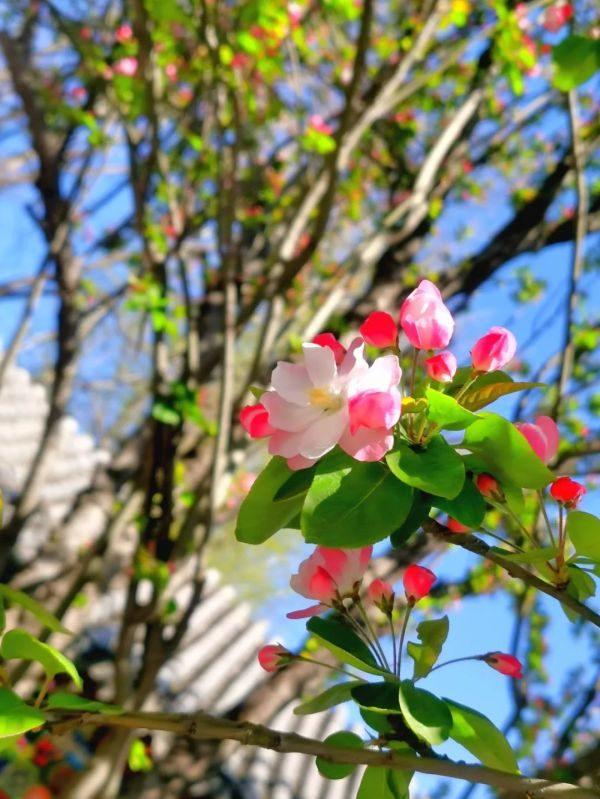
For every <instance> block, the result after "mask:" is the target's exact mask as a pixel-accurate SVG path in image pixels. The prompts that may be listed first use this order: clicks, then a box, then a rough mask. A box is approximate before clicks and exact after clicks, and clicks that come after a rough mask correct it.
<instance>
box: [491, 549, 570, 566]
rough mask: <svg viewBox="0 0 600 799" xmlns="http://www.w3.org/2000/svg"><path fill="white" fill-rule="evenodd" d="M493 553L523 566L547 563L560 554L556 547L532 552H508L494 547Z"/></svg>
mask: <svg viewBox="0 0 600 799" xmlns="http://www.w3.org/2000/svg"><path fill="white" fill-rule="evenodd" d="M492 551H493V552H497V553H498V554H499V555H502V557H503V558H505V559H506V560H510V561H512V562H513V563H522V564H528V563H545V562H546V561H548V560H552V558H555V557H556V555H557V554H558V549H557V548H556V547H542V548H540V549H532V550H531V551H530V552H508V551H507V550H506V549H500V548H499V547H492Z"/></svg>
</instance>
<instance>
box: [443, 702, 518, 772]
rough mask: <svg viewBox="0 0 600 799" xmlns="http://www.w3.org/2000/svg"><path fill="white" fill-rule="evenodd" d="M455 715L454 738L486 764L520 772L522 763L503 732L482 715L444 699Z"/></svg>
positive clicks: (452, 733)
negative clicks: (519, 762) (520, 763)
mask: <svg viewBox="0 0 600 799" xmlns="http://www.w3.org/2000/svg"><path fill="white" fill-rule="evenodd" d="M444 702H445V703H446V705H447V707H448V708H449V710H450V713H451V715H452V728H451V730H450V738H452V739H453V740H454V741H456V742H457V743H459V744H460V745H461V746H464V748H465V749H467V750H468V751H469V752H471V754H473V755H475V757H477V758H479V760H480V761H481V762H482V763H483V764H484V765H485V766H490V767H491V768H497V769H500V770H501V771H509V772H512V773H513V774H518V773H519V764H518V763H517V759H516V757H515V753H514V752H513V750H512V748H511V746H510V744H509V743H508V741H507V740H506V738H505V736H504V735H503V733H501V732H500V730H499V729H498V728H497V727H496V726H495V725H494V724H492V722H491V721H490V720H489V719H488V718H486V717H485V716H484V715H483V714H482V713H479V712H478V711H477V710H473V709H472V708H470V707H466V706H465V705H461V704H459V703H458V702H453V701H452V700H451V699H444Z"/></svg>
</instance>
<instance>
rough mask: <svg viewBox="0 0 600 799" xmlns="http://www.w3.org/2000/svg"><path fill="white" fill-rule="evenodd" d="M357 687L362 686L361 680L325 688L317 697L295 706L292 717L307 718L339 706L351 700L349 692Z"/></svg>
mask: <svg viewBox="0 0 600 799" xmlns="http://www.w3.org/2000/svg"><path fill="white" fill-rule="evenodd" d="M357 685H362V682H361V680H348V681H347V682H340V683H338V684H337V685H332V686H331V688H327V690H325V691H323V692H322V693H320V694H318V696H313V697H311V698H310V699H306V700H305V701H304V702H302V703H301V704H300V705H297V706H296V707H295V708H294V715H295V716H308V715H310V714H311V713H321V711H323V710H328V709H329V708H330V707H335V706H336V705H341V704H342V703H343V702H347V701H348V700H349V699H350V698H351V691H352V689H353V688H355V687H356V686H357Z"/></svg>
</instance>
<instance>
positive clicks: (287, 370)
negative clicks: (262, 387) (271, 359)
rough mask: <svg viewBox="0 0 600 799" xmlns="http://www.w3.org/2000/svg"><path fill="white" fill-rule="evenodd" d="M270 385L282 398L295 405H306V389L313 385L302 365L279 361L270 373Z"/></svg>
mask: <svg viewBox="0 0 600 799" xmlns="http://www.w3.org/2000/svg"><path fill="white" fill-rule="evenodd" d="M271 385H272V386H273V388H274V389H275V391H276V392H277V393H278V394H281V396H282V397H283V399H285V400H287V401H288V402H293V403H295V404H296V405H308V404H309V403H308V391H309V390H310V389H311V388H312V387H313V384H312V383H311V381H310V378H309V376H308V373H307V371H306V369H305V368H304V366H303V365H302V364H299V363H288V362H287V361H279V363H278V364H277V366H276V367H275V369H273V374H272V375H271Z"/></svg>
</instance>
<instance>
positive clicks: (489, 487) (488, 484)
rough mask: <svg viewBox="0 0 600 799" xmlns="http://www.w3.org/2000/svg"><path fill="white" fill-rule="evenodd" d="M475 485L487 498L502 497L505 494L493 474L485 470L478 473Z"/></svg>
mask: <svg viewBox="0 0 600 799" xmlns="http://www.w3.org/2000/svg"><path fill="white" fill-rule="evenodd" d="M475 485H476V486H477V488H478V489H479V491H480V492H481V493H482V494H483V496H484V497H486V498H487V499H502V498H503V496H504V493H503V491H502V489H501V488H500V484H499V483H498V481H497V480H496V478H495V477H492V475H491V474H486V473H485V472H483V473H482V474H478V475H477V477H476V478H475Z"/></svg>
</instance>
